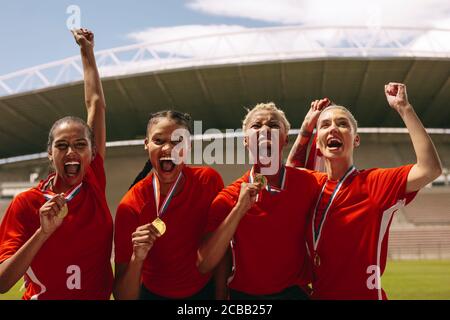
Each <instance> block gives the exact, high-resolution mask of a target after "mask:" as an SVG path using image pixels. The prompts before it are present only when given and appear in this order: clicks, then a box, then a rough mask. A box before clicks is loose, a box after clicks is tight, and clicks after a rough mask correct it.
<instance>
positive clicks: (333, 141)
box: [327, 137, 343, 151]
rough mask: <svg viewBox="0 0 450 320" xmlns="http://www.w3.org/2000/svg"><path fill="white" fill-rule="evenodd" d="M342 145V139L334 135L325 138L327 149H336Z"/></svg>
mask: <svg viewBox="0 0 450 320" xmlns="http://www.w3.org/2000/svg"><path fill="white" fill-rule="evenodd" d="M342 145H343V143H342V140H340V139H339V138H336V137H330V138H328V139H327V149H328V150H330V151H337V150H339V148H341V147H342Z"/></svg>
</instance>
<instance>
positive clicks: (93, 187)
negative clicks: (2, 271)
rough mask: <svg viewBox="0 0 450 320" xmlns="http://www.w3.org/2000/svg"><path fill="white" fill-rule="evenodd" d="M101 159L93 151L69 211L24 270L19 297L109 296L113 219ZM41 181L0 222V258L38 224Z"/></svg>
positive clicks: (20, 197) (13, 250)
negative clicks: (23, 292)
mask: <svg viewBox="0 0 450 320" xmlns="http://www.w3.org/2000/svg"><path fill="white" fill-rule="evenodd" d="M105 185H106V178H105V171H104V167H103V159H102V158H101V156H99V155H97V156H96V157H95V158H94V159H93V160H92V162H91V165H90V166H89V167H88V169H87V171H86V175H85V177H84V178H83V185H82V186H81V189H80V192H79V193H78V194H77V195H76V196H75V197H74V198H73V199H72V200H70V201H69V202H68V208H69V213H68V215H67V216H66V217H65V218H64V221H63V223H62V224H61V226H60V227H59V228H58V229H57V230H56V231H55V232H54V233H53V234H52V235H51V236H50V238H49V239H48V240H47V241H46V242H45V243H44V244H43V246H42V247H41V248H40V250H39V252H38V253H37V254H36V256H35V257H34V259H33V261H32V263H31V265H30V267H29V268H28V270H27V272H26V274H25V283H26V291H25V294H24V296H23V299H51V300H54V299H64V300H85V299H92V300H100V299H109V298H110V295H111V292H112V283H113V275H112V268H111V251H112V237H113V221H112V217H111V213H110V211H109V209H108V206H107V203H106V197H105ZM42 187H43V181H41V183H40V184H39V185H38V186H37V187H36V188H33V189H30V190H28V191H25V192H23V193H20V194H19V195H17V196H16V197H15V198H14V200H13V201H12V203H11V204H10V206H9V207H8V209H7V211H6V213H5V216H4V218H3V220H2V223H1V226H0V262H3V261H5V260H6V259H8V258H10V257H11V256H12V255H14V253H15V252H17V250H18V249H19V248H20V247H21V246H22V245H23V244H24V243H25V242H26V241H27V240H28V239H29V238H30V237H31V236H32V235H33V234H34V233H35V232H36V230H37V229H38V228H39V227H40V222H39V209H40V207H41V206H42V205H43V204H44V203H45V202H46V201H47V200H46V199H45V198H44V195H43V191H42Z"/></svg>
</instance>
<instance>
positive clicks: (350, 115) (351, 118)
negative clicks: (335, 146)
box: [317, 104, 358, 133]
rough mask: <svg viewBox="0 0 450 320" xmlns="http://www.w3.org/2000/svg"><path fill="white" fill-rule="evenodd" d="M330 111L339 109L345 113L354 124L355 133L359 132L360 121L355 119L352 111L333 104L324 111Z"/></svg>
mask: <svg viewBox="0 0 450 320" xmlns="http://www.w3.org/2000/svg"><path fill="white" fill-rule="evenodd" d="M330 109H338V110H341V111H344V112H345V113H346V114H347V115H348V118H349V119H350V123H351V124H352V127H353V129H354V130H355V133H356V132H358V121H356V119H355V117H354V116H353V114H352V113H351V112H350V110H348V109H347V108H346V107H344V106H340V105H336V104H332V105H330V106H329V107H326V108H325V109H324V110H323V111H328V110H330ZM317 124H319V122H317Z"/></svg>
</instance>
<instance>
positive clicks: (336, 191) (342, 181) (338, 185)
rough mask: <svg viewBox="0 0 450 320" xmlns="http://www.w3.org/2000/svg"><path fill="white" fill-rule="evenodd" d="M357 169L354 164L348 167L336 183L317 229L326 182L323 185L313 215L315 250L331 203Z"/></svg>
mask: <svg viewBox="0 0 450 320" xmlns="http://www.w3.org/2000/svg"><path fill="white" fill-rule="evenodd" d="M355 171H356V168H355V166H354V165H352V166H351V167H350V168H348V170H347V172H346V173H345V174H344V176H343V177H342V178H341V179H340V180H339V183H338V184H337V185H336V187H335V188H334V190H333V193H332V194H331V197H330V200H328V203H327V205H326V207H325V210H324V213H323V215H322V219H320V222H319V227H318V228H317V230H315V228H314V221H315V219H316V214H317V208H318V206H319V203H320V200H322V196H323V192H324V190H325V186H326V184H327V183H326V182H325V184H324V185H323V188H322V191H321V192H320V195H319V199H317V202H316V206H315V208H314V214H313V217H312V223H311V224H312V232H313V245H314V251H316V250H317V245H318V244H319V240H320V235H321V234H322V226H323V224H324V222H325V219H326V218H327V214H328V210H329V209H330V207H331V204H332V203H333V201H334V199H335V198H336V195H337V193H338V192H339V189H340V188H341V186H342V185H343V184H344V181H345V180H346V179H347V178H348V177H349V176H350V175H351V174H352V173H353V172H355Z"/></svg>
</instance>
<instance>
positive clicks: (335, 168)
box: [325, 158, 353, 180]
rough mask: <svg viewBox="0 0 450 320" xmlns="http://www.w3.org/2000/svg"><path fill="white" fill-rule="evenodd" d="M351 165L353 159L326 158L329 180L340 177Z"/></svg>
mask: <svg viewBox="0 0 450 320" xmlns="http://www.w3.org/2000/svg"><path fill="white" fill-rule="evenodd" d="M352 165H353V159H351V158H350V159H326V160H325V166H326V168H327V174H328V179H329V180H339V179H341V178H342V177H343V176H344V174H345V173H346V172H347V170H348V169H349V168H350V167H351V166H352Z"/></svg>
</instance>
